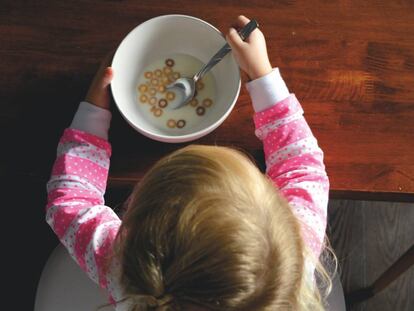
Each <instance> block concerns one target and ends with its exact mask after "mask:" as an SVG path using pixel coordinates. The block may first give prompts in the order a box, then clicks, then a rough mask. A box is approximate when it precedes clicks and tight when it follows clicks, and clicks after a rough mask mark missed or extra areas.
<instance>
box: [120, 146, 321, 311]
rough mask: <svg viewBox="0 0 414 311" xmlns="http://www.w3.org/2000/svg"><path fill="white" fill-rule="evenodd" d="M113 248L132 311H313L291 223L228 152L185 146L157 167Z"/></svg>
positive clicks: (261, 182) (264, 185) (243, 162)
mask: <svg viewBox="0 0 414 311" xmlns="http://www.w3.org/2000/svg"><path fill="white" fill-rule="evenodd" d="M116 244H117V253H116V256H118V260H119V261H120V263H121V276H120V280H121V283H122V285H123V287H124V289H125V293H126V297H125V298H126V299H127V300H130V301H135V302H136V303H135V307H133V308H132V310H134V311H135V310H190V311H191V310H240V311H241V310H279V309H280V310H285V309H286V310H305V309H306V310H309V309H311V308H312V309H314V310H318V309H322V304H321V299H320V295H319V293H318V290H317V288H316V287H314V286H313V285H312V282H311V281H310V280H309V278H308V276H307V274H306V273H305V257H306V256H307V254H308V252H307V250H306V248H305V245H304V243H303V241H302V239H301V235H300V227H299V223H298V221H297V219H296V218H295V216H294V215H293V213H292V212H291V209H290V207H289V205H288V204H287V202H286V201H285V200H284V199H283V198H282V197H281V196H280V195H279V194H278V193H277V191H276V189H275V186H274V185H273V184H272V182H271V181H270V180H269V179H268V178H267V177H266V176H265V175H263V174H262V173H261V172H260V171H259V170H258V169H257V168H256V166H255V165H254V164H253V163H252V162H251V161H250V160H249V158H247V157H246V156H245V155H243V154H242V153H241V152H239V151H236V150H234V149H231V148H226V147H217V146H201V145H191V146H188V147H185V148H183V149H180V150H178V151H176V152H174V153H172V154H171V155H168V156H166V157H164V158H163V159H161V160H160V161H159V162H158V163H156V164H155V166H154V167H152V169H151V170H150V171H149V172H148V173H147V174H146V175H145V177H144V178H143V180H142V181H141V182H140V183H139V184H138V185H137V187H136V188H135V190H134V191H133V193H132V195H131V197H130V198H129V200H128V204H127V209H126V212H125V214H124V216H123V221H122V226H121V228H120V230H119V234H118V239H117V243H116ZM317 267H319V269H320V270H321V272H322V273H323V272H324V271H323V268H321V267H320V265H317ZM145 304H146V306H145ZM157 305H158V307H157Z"/></svg>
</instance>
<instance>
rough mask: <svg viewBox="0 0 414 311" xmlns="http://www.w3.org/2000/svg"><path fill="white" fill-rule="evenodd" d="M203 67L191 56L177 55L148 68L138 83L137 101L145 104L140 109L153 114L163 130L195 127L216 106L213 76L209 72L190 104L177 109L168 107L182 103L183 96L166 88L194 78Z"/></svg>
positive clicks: (198, 84)
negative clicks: (173, 103) (182, 80)
mask: <svg viewBox="0 0 414 311" xmlns="http://www.w3.org/2000/svg"><path fill="white" fill-rule="evenodd" d="M202 65H203V64H202V63H201V62H200V61H199V60H198V59H196V58H194V57H192V56H189V55H184V54H175V55H174V57H173V56H170V57H169V58H164V59H162V60H158V61H156V62H154V63H152V64H150V65H149V66H148V67H147V68H145V70H144V72H143V74H142V76H141V77H140V78H139V81H138V82H139V83H138V87H137V89H138V92H139V95H138V101H139V102H140V103H141V104H143V105H140V107H143V109H144V110H145V111H147V112H148V113H149V114H150V115H152V118H154V119H153V120H154V124H157V125H158V126H160V125H161V123H160V121H161V122H163V124H164V128H169V129H176V130H177V129H178V130H179V129H183V128H185V127H186V126H187V127H188V126H194V125H196V124H197V120H199V118H200V117H205V115H206V114H207V110H206V109H209V108H210V107H212V106H214V101H213V98H214V96H215V94H214V93H215V82H214V78H213V75H212V74H211V73H207V74H206V76H204V77H203V79H200V80H199V81H197V83H196V90H195V91H196V92H195V96H194V98H193V99H192V100H191V101H190V102H189V104H188V105H185V106H183V107H182V108H180V109H176V110H173V109H168V108H167V107H168V105H169V104H170V103H171V102H173V101H174V100H179V99H180V98H181V97H180V96H181V94H179V93H177V94H176V93H175V92H174V91H172V90H171V89H169V90H167V88H166V86H167V85H169V84H171V83H172V82H174V81H175V80H177V79H179V78H180V77H182V76H185V77H191V76H193V75H194V73H196V72H197V71H198V70H200V68H201V67H202ZM145 107H147V108H145ZM165 108H167V109H165ZM141 109H142V108H141Z"/></svg>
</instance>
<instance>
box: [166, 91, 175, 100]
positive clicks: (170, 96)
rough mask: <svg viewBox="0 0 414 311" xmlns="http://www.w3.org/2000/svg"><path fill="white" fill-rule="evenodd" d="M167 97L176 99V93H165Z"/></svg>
mask: <svg viewBox="0 0 414 311" xmlns="http://www.w3.org/2000/svg"><path fill="white" fill-rule="evenodd" d="M165 97H166V98H167V99H168V100H174V99H175V93H174V92H167V94H166V95H165Z"/></svg>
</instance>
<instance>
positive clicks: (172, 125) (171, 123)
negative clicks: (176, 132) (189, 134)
mask: <svg viewBox="0 0 414 311" xmlns="http://www.w3.org/2000/svg"><path fill="white" fill-rule="evenodd" d="M167 126H168V127H169V128H172V129H173V128H174V127H175V126H176V123H175V121H174V120H173V119H169V120H168V121H167Z"/></svg>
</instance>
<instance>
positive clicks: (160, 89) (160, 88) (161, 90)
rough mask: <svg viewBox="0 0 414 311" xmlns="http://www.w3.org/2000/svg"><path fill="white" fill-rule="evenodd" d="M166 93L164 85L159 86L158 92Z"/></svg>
mask: <svg viewBox="0 0 414 311" xmlns="http://www.w3.org/2000/svg"><path fill="white" fill-rule="evenodd" d="M165 91H166V88H165V86H164V85H158V92H160V93H164V92H165Z"/></svg>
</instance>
